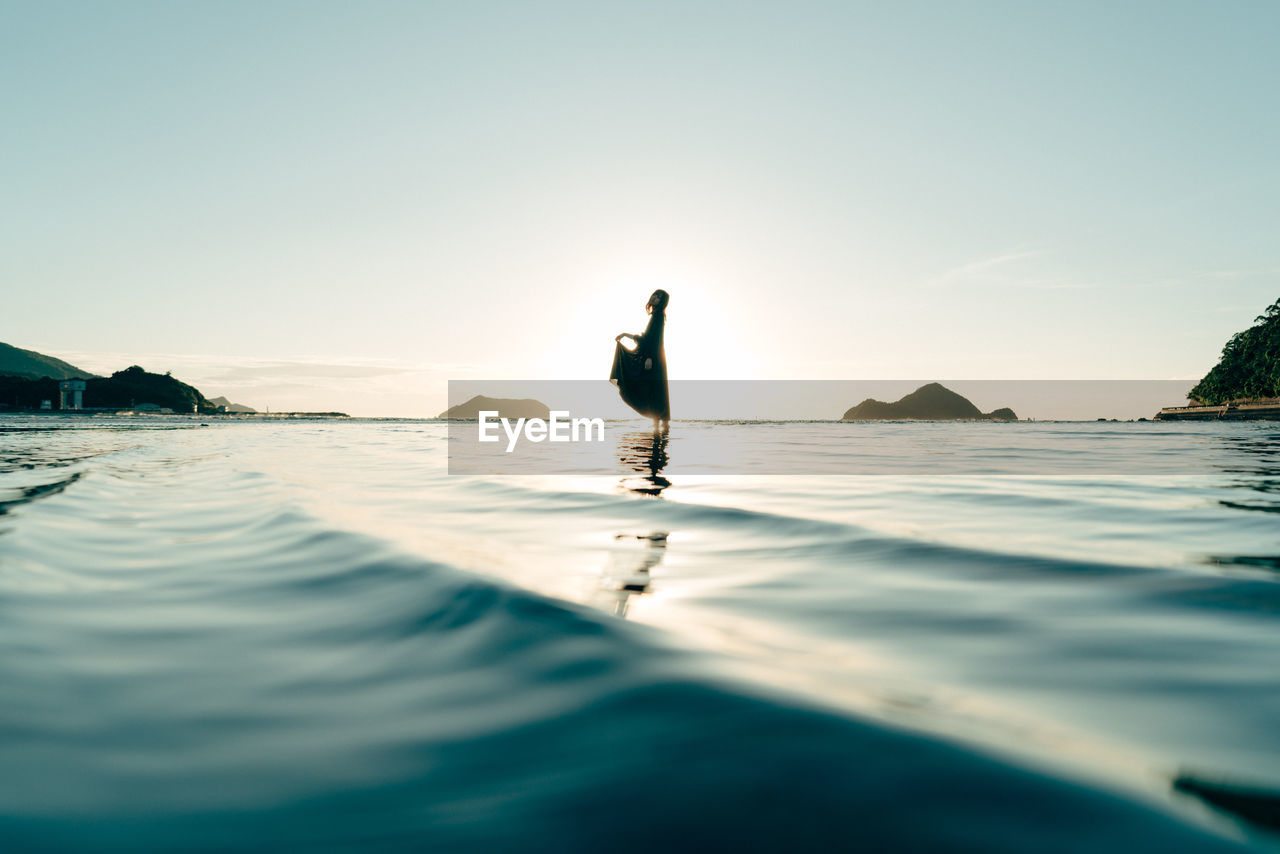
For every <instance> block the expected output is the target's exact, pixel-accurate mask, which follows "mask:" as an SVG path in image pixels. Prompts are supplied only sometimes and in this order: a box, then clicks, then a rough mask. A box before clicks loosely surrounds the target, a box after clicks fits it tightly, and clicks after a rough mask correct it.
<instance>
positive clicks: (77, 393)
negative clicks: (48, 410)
mask: <svg viewBox="0 0 1280 854" xmlns="http://www.w3.org/2000/svg"><path fill="white" fill-rule="evenodd" d="M58 408H59V409H62V410H64V411H65V410H72V411H76V412H78V411H80V410H81V409H84V380H62V381H61V382H60V383H58Z"/></svg>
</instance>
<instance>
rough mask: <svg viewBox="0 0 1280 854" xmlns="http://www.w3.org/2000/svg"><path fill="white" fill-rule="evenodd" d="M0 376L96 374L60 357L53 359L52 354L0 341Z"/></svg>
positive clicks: (76, 376)
mask: <svg viewBox="0 0 1280 854" xmlns="http://www.w3.org/2000/svg"><path fill="white" fill-rule="evenodd" d="M0 376H6V377H25V378H27V379H33V380H38V379H40V378H41V377H50V378H52V379H55V380H70V379H88V378H89V377H92V376H96V374H91V373H89V372H88V371H86V370H84V369H82V368H77V367H76V366H75V365H72V364H69V363H67V362H64V361H62V360H61V359H55V358H54V357H53V356H46V355H44V354H43V353H37V352H35V351H34V350H23V349H22V348H21V347H14V346H12V345H10V344H4V343H0Z"/></svg>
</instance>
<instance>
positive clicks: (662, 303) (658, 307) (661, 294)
mask: <svg viewBox="0 0 1280 854" xmlns="http://www.w3.org/2000/svg"><path fill="white" fill-rule="evenodd" d="M669 299H671V295H670V294H668V293H667V292H666V291H664V290H661V289H659V290H656V291H654V292H653V294H652V295H651V296H650V297H649V301H648V302H647V303H645V304H644V307H645V308H646V309H648V310H649V313H650V314H652V313H653V312H655V311H665V310H666V308H667V301H668V300H669Z"/></svg>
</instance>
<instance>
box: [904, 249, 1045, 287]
mask: <svg viewBox="0 0 1280 854" xmlns="http://www.w3.org/2000/svg"><path fill="white" fill-rule="evenodd" d="M1039 254H1040V253H1039V252H1035V251H1023V252H1005V253H1003V254H1001V255H995V256H993V257H991V258H983V259H981V260H979V261H970V262H969V263H968V264H961V265H960V266H959V267H952V268H951V269H950V270H947V271H946V272H945V273H943V274H942V275H940V276H936V277H934V278H933V279H931V280H930V281H929V284H930V285H931V286H933V287H945V286H948V285H955V284H963V283H966V282H974V281H984V280H989V279H990V276H989V275H988V274H989V273H990V272H991V271H992V270H994V269H996V268H997V267H1003V266H1005V265H1007V264H1012V263H1014V262H1015V261H1021V260H1023V259H1025V258H1031V257H1034V256H1036V255H1039Z"/></svg>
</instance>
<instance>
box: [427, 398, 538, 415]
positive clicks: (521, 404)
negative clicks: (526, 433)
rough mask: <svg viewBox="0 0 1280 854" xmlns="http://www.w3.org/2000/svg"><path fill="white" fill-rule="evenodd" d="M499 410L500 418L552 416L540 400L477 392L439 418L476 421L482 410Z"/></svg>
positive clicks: (442, 413)
mask: <svg viewBox="0 0 1280 854" xmlns="http://www.w3.org/2000/svg"><path fill="white" fill-rule="evenodd" d="M482 410H483V411H485V412H497V413H498V417H500V418H510V419H513V420H514V419H516V418H541V419H543V420H546V419H547V418H550V417H551V409H550V408H549V407H548V406H547V405H546V404H545V403H543V402H542V401H540V400H533V399H532V398H519V399H517V398H508V397H485V396H484V395H482V394H477V395H476V396H475V397H473V398H471V399H470V400H468V401H467V402H466V403H459V404H458V405H457V406H451V407H449V408H448V409H446V410H445V411H444V412H441V413H440V414H439V415H437V416H436V417H437V418H452V419H455V420H459V421H464V420H465V421H475V420H476V419H478V418H479V417H480V412H481V411H482Z"/></svg>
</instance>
